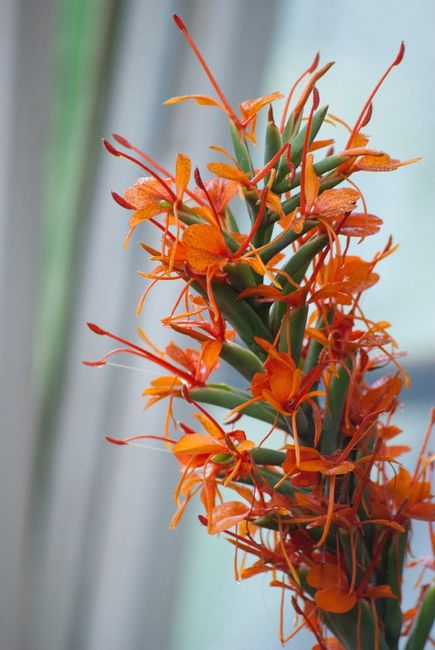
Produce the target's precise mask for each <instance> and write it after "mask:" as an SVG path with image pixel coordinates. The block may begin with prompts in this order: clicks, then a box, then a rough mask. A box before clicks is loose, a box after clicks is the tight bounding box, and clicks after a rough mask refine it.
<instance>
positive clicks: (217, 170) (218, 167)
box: [207, 162, 249, 185]
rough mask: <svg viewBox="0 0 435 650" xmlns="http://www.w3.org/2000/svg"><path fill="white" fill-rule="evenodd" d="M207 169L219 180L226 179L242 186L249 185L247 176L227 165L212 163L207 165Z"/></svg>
mask: <svg viewBox="0 0 435 650" xmlns="http://www.w3.org/2000/svg"><path fill="white" fill-rule="evenodd" d="M207 169H208V170H209V171H211V172H212V174H216V176H219V177H220V178H227V179H228V180H230V181H237V182H238V183H241V184H242V185H249V174H246V173H245V172H243V171H242V170H241V169H238V168H237V167H233V166H232V165H228V164H227V163H217V162H212V163H210V164H209V165H207Z"/></svg>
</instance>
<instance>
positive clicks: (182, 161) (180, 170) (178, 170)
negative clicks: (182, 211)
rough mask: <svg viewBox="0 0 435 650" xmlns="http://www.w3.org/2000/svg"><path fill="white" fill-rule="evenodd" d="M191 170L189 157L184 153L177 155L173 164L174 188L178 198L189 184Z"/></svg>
mask: <svg viewBox="0 0 435 650" xmlns="http://www.w3.org/2000/svg"><path fill="white" fill-rule="evenodd" d="M191 169H192V165H191V163H190V158H189V156H186V154H184V153H179V154H177V162H176V163H175V186H176V188H177V196H178V197H179V198H181V197H182V196H183V194H184V192H185V190H186V187H187V185H188V183H189V180H190V172H191Z"/></svg>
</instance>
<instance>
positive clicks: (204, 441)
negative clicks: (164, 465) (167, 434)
mask: <svg viewBox="0 0 435 650" xmlns="http://www.w3.org/2000/svg"><path fill="white" fill-rule="evenodd" d="M172 451H173V452H174V454H175V455H176V456H178V455H181V454H183V455H184V454H189V455H192V456H195V455H197V454H218V453H221V452H222V451H226V447H223V445H219V444H218V443H217V442H215V441H214V440H213V438H211V437H210V436H207V435H205V434H201V433H187V434H186V435H184V436H182V438H180V440H179V441H178V442H177V443H176V444H175V445H174V446H173V448H172Z"/></svg>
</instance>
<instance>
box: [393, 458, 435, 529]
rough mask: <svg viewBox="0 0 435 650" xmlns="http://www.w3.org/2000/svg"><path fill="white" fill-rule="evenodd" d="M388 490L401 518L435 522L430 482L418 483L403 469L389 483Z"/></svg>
mask: <svg viewBox="0 0 435 650" xmlns="http://www.w3.org/2000/svg"><path fill="white" fill-rule="evenodd" d="M387 490H388V493H389V495H390V496H391V498H392V499H393V501H394V503H395V504H396V506H397V507H398V508H399V511H400V514H401V516H404V517H409V518H410V519H422V520H423V521H435V503H430V502H429V500H430V499H431V497H432V495H431V484H430V481H424V480H423V481H417V480H416V478H415V477H414V478H413V477H411V475H410V473H409V472H408V470H406V469H405V468H404V467H401V468H400V469H399V471H398V473H397V474H396V476H395V477H394V478H392V479H390V480H389V481H388V483H387Z"/></svg>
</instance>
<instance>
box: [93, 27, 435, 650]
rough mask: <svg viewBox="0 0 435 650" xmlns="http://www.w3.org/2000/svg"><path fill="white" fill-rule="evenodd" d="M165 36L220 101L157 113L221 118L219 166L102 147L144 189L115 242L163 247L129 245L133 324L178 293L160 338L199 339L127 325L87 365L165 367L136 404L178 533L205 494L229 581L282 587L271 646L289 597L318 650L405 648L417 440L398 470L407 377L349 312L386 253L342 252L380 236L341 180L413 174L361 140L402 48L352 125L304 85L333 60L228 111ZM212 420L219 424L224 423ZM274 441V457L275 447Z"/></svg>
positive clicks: (420, 484)
mask: <svg viewBox="0 0 435 650" xmlns="http://www.w3.org/2000/svg"><path fill="white" fill-rule="evenodd" d="M175 21H176V24H177V26H178V28H179V29H180V30H181V32H182V33H183V35H184V36H185V38H186V40H187V41H188V43H189V44H190V46H191V47H192V49H193V51H194V52H195V54H196V55H197V57H198V60H199V62H200V64H201V65H202V67H203V69H204V71H205V73H206V74H207V76H208V77H209V80H210V82H211V84H212V86H213V89H214V91H215V93H216V98H214V97H209V96H203V95H187V96H181V97H175V98H172V99H170V100H169V101H168V102H166V103H167V104H176V103H178V102H183V101H186V100H194V101H195V102H197V103H198V104H200V105H204V106H209V107H210V106H211V107H215V108H218V109H220V110H221V111H223V112H224V114H225V116H226V118H227V119H228V122H229V128H230V136H231V142H232V152H231V153H229V152H228V151H227V150H225V149H224V148H223V147H216V146H214V147H212V149H213V150H214V151H215V152H216V155H217V156H219V158H220V160H219V161H217V162H212V163H210V164H209V165H208V172H209V173H210V174H209V175H208V177H207V178H206V179H205V177H203V174H202V173H201V172H200V170H199V169H198V168H194V169H192V164H191V161H190V158H189V157H188V156H187V155H186V154H183V153H179V154H178V155H177V158H176V161H175V169H174V171H173V173H172V172H171V171H168V170H166V169H164V168H163V167H162V166H161V165H159V164H158V163H156V162H155V161H154V160H152V159H151V158H150V157H149V156H148V155H146V154H145V153H143V152H142V151H140V150H139V149H137V148H136V147H134V146H133V145H132V144H130V143H129V142H128V141H127V140H125V139H124V138H122V137H120V136H118V135H114V143H111V142H108V141H105V142H104V144H105V147H106V149H107V150H108V151H109V152H110V153H111V154H113V155H115V156H118V157H122V158H125V159H127V160H129V161H131V162H133V163H134V164H135V165H137V166H138V167H139V168H140V169H141V170H142V171H143V173H144V174H145V175H144V176H143V177H141V178H139V179H138V180H137V181H136V182H135V183H134V184H133V185H132V186H131V187H129V188H128V189H126V190H125V192H124V193H123V194H122V195H120V194H117V193H113V196H114V198H115V200H116V201H117V202H118V203H119V204H120V206H121V207H123V208H125V209H126V210H128V211H129V212H130V213H131V216H130V220H129V230H128V233H127V236H126V240H125V243H126V245H127V243H128V241H129V240H130V238H131V236H132V234H133V233H134V232H135V231H136V230H138V231H139V232H140V233H144V236H145V238H146V237H147V235H146V233H147V228H157V229H158V231H160V235H161V245H160V247H159V249H154V248H152V247H151V246H149V245H148V244H147V243H142V244H141V246H142V248H143V250H144V251H145V252H146V253H148V255H149V256H150V258H151V260H152V261H153V262H154V263H155V266H154V268H153V270H152V272H150V273H142V275H143V276H145V277H146V278H148V279H149V280H150V283H149V284H148V286H147V288H146V290H145V293H144V294H143V296H142V298H141V300H140V303H139V307H138V312H140V310H141V308H142V305H143V304H144V301H146V300H147V297H148V294H149V292H150V290H152V288H153V287H154V286H155V285H156V284H158V283H159V282H161V281H169V280H171V281H175V282H177V283H178V286H179V293H178V297H177V299H176V300H175V304H174V306H173V308H172V310H171V311H170V313H169V314H168V316H167V317H165V318H164V319H163V321H162V323H163V325H164V326H165V327H167V328H171V329H172V330H173V331H174V332H176V333H177V334H182V335H184V336H187V337H189V338H190V339H191V340H193V341H192V343H191V345H192V347H187V348H184V349H183V348H181V347H179V346H178V345H176V344H175V343H170V344H169V345H168V346H167V348H166V349H165V350H159V349H157V348H156V347H155V346H154V345H153V344H152V342H151V341H150V340H149V338H148V337H147V336H146V335H145V333H144V332H143V331H142V330H140V329H139V330H138V331H139V334H140V337H141V339H142V342H141V345H137V344H135V343H131V342H129V341H126V340H124V339H122V338H120V337H118V336H116V335H114V334H111V333H109V332H107V331H106V330H103V329H102V328H100V327H98V326H96V325H94V324H90V325H89V326H90V328H91V329H92V330H93V331H94V332H95V333H97V334H100V335H105V336H109V337H111V338H112V339H114V340H116V341H117V342H119V343H120V344H121V347H119V348H117V349H116V350H114V351H112V352H109V353H108V354H107V355H106V356H105V357H103V358H102V359H101V360H99V361H96V362H88V363H89V365H103V364H104V363H105V361H106V359H107V358H108V357H109V356H110V355H112V354H114V353H116V354H119V353H126V354H133V355H136V356H139V357H142V358H144V359H146V360H148V361H151V362H153V363H154V364H156V365H157V366H158V367H160V368H161V369H162V371H163V375H162V376H161V377H159V378H158V379H155V380H153V381H151V384H150V385H149V386H148V387H147V388H146V389H145V390H144V395H146V396H147V397H148V402H147V406H151V405H152V404H154V403H155V402H156V401H159V400H163V399H165V400H168V415H167V418H166V423H165V426H164V431H162V435H161V436H160V438H161V440H162V441H164V442H165V443H166V445H167V446H168V447H169V448H170V449H171V450H172V453H173V454H174V456H175V458H176V460H177V462H178V464H179V466H180V470H181V478H180V481H179V484H178V487H177V490H176V494H175V500H176V504H177V510H176V513H175V515H174V518H173V520H172V526H176V525H177V524H178V522H179V520H180V518H181V517H182V514H183V512H184V510H185V508H186V505H187V504H188V503H189V501H190V500H191V499H192V498H193V497H194V496H195V495H199V497H200V499H201V502H202V506H203V508H204V514H203V515H200V522H201V523H202V524H203V525H204V526H205V527H206V528H207V531H208V533H209V534H211V535H213V534H216V533H224V534H225V535H226V536H227V538H228V540H229V541H230V542H231V543H232V544H233V545H234V547H235V552H236V562H235V566H236V572H237V576H238V578H240V579H244V578H249V577H251V576H254V575H256V574H259V573H268V574H269V575H270V578H271V585H273V586H275V587H277V588H279V589H281V591H282V603H283V604H282V612H281V621H282V623H281V640H282V641H283V642H285V641H287V640H288V639H289V638H291V637H292V636H293V634H294V633H295V632H293V633H292V634H290V635H289V636H287V637H286V634H285V632H284V612H285V609H286V608H285V603H286V598H287V594H288V597H289V599H291V601H292V603H293V606H294V608H295V610H296V612H297V615H298V618H299V626H298V627H297V629H300V628H301V627H303V626H306V627H307V628H309V629H310V630H311V631H312V633H313V634H314V635H315V637H316V644H317V645H316V646H315V648H341V647H344V648H362V647H376V648H379V649H387V648H397V647H398V642H399V637H400V635H401V634H408V635H410V636H409V639H410V641H408V644H409V643H411V642H414V643H416V642H417V641H416V639H417V640H418V639H419V638H420V637H421V634H422V629H423V632H424V630H426V628H425V623H426V627H427V616H428V615H427V613H426V614H424V611H426V612H427V610H428V608H429V610H430V611H432V610H431V609H430V608H432V609H433V591H431V590H430V589H424V588H423V589H422V593H421V599H422V602H423V604H422V606H421V607H420V608H419V609H418V607H417V608H416V609H415V610H412V611H410V612H407V613H405V614H403V613H402V611H401V606H400V597H401V575H402V571H403V566H404V562H405V554H406V551H407V549H408V541H409V540H408V536H409V530H410V523H411V520H412V519H420V520H423V521H427V522H430V523H429V526H431V525H432V522H433V521H434V519H435V505H434V504H432V503H431V502H430V471H431V466H432V463H433V460H434V458H433V457H431V456H430V455H429V454H428V452H427V449H426V448H427V441H428V437H429V432H430V427H429V430H428V433H427V435H426V437H425V440H424V443H423V446H422V450H421V455H420V457H419V461H418V464H417V467H416V468H415V471H414V472H413V474H410V473H409V472H408V471H407V470H406V469H405V468H404V467H403V466H402V465H401V463H400V461H399V460H398V459H399V457H400V456H401V455H402V454H403V453H404V452H406V451H407V450H408V448H407V447H404V446H403V445H397V444H394V440H393V439H394V438H395V437H396V436H397V435H398V434H399V433H400V429H398V428H397V427H396V426H394V425H393V424H392V421H391V418H392V416H393V414H394V412H395V410H396V408H397V406H398V399H399V394H400V391H401V389H402V386H403V385H404V384H405V385H407V384H408V378H407V376H406V374H405V372H404V371H403V369H402V368H401V366H400V364H399V361H398V358H399V356H400V355H399V354H398V353H397V350H396V344H395V342H394V340H393V339H392V337H391V335H390V334H389V331H388V330H389V324H388V323H387V322H385V321H373V320H370V319H369V318H368V317H367V316H366V314H365V313H364V311H363V308H362V306H361V297H362V296H363V294H364V292H365V291H366V290H367V289H369V288H370V287H372V286H373V285H374V284H376V283H377V282H378V280H379V275H378V266H379V265H380V263H381V262H382V260H383V259H384V258H386V257H387V256H388V255H390V254H391V253H392V252H393V251H394V249H395V246H393V244H392V240H391V238H390V239H389V240H388V241H387V243H386V245H385V246H384V248H383V249H382V250H380V251H379V252H378V253H377V254H376V255H374V257H372V258H371V259H363V258H361V257H359V256H358V255H356V254H349V247H350V244H351V242H353V243H357V244H361V243H362V242H363V241H364V239H365V238H366V237H369V236H372V235H374V234H376V233H377V232H378V231H379V230H380V227H381V225H382V220H381V219H380V218H379V217H378V216H376V215H374V214H371V213H370V212H368V210H367V206H366V203H365V200H364V197H363V195H362V193H361V191H360V190H359V188H358V186H357V184H356V182H355V180H354V178H355V177H356V176H358V175H359V173H360V172H383V171H393V170H396V169H397V168H399V167H400V166H402V165H406V164H408V163H410V162H413V161H406V162H400V161H399V160H396V159H394V158H391V157H390V156H389V155H388V154H386V153H385V152H384V151H382V150H379V149H376V148H372V147H371V146H369V138H368V136H367V135H366V134H365V132H364V130H365V127H366V126H367V124H368V122H369V121H370V119H371V116H372V105H373V99H374V97H375V94H376V93H377V91H378V89H379V87H380V86H381V83H382V82H383V80H384V79H385V78H386V76H387V75H388V74H389V73H390V72H391V70H392V69H393V68H394V67H395V66H397V65H398V64H399V63H400V61H401V60H402V57H403V54H404V47H403V45H402V46H401V47H400V50H399V53H398V55H397V57H396V58H395V60H394V61H393V62H392V64H391V65H390V66H389V68H388V69H387V71H386V72H385V74H384V75H383V76H382V78H381V80H380V81H379V83H378V84H377V85H376V87H375V89H374V90H373V92H372V93H371V94H370V96H369V98H368V99H367V101H366V103H365V104H364V106H363V108H362V110H361V113H360V115H359V116H358V118H357V120H356V121H355V123H354V124H353V125H350V126H349V125H347V124H346V123H345V122H344V121H343V120H341V119H340V118H338V117H336V116H335V115H333V114H331V113H330V112H329V110H328V107H326V106H320V101H319V91H318V89H317V85H318V83H319V82H320V80H321V78H322V77H323V75H324V74H325V73H326V72H327V71H328V70H329V69H330V67H331V64H326V65H324V66H323V67H320V68H319V57H318V56H316V57H315V59H314V61H313V63H312V65H311V66H310V67H309V68H308V69H307V70H306V71H305V72H304V73H303V74H302V75H301V76H300V77H299V79H298V80H297V82H296V83H295V85H294V86H293V88H292V89H291V91H290V93H289V94H288V96H287V97H286V98H283V96H282V95H281V94H280V93H278V92H274V93H271V94H270V95H267V96H265V97H260V98H258V99H251V100H247V101H245V102H243V103H242V104H241V105H240V111H235V110H234V109H233V107H232V106H231V105H230V103H229V101H228V100H227V98H226V97H225V95H224V94H223V92H222V91H221V89H220V87H219V86H218V84H217V82H216V80H215V79H214V77H213V76H212V74H211V72H210V70H209V68H208V66H207V64H206V63H205V61H204V59H203V58H202V56H201V54H200V52H199V51H198V48H197V46H196V44H195V43H194V41H193V40H192V38H191V36H190V34H189V33H188V31H187V29H186V27H185V25H184V24H183V22H182V21H181V19H180V18H178V17H175ZM280 99H284V104H283V110H282V115H281V119H280V120H279V122H277V121H276V118H275V113H276V108H275V106H276V103H277V102H278V101H279V100H280ZM262 109H267V110H268V113H267V126H266V130H265V147H264V164H263V166H262V167H261V168H256V167H254V165H253V162H252V158H251V151H250V147H252V146H254V145H255V144H256V138H257V134H256V130H257V129H256V126H257V125H256V122H257V117H258V114H259V112H260V111H261V110H262ZM325 124H329V125H332V126H335V127H337V128H338V130H339V131H340V132H344V133H345V137H344V144H343V145H342V146H341V148H339V149H338V152H337V151H336V144H335V141H334V140H333V139H321V137H319V132H320V130H321V128H322V126H323V125H325ZM322 152H325V153H323V155H322ZM338 185H340V186H341V187H337V186H338ZM236 202H238V203H239V204H240V203H241V202H242V203H243V204H244V205H245V206H246V209H247V213H248V215H249V219H250V225H249V226H248V227H247V228H246V227H245V228H243V227H242V226H241V223H244V222H243V221H242V220H241V219H240V217H239V218H236V216H235V215H236V214H238V212H237V206H236V209H234V208H233V205H234V204H235V203H236ZM239 207H240V205H239ZM245 231H247V232H245ZM352 249H353V250H354V249H356V246H352ZM221 361H224V362H226V363H227V364H229V365H230V366H232V368H233V369H234V370H235V371H236V372H237V373H239V374H240V375H241V380H242V382H243V383H244V385H245V389H244V390H240V389H236V388H234V387H232V386H230V385H227V384H225V385H223V384H216V383H212V382H211V376H212V374H213V372H214V371H215V370H216V368H217V367H218V366H219V364H220V362H221ZM387 365H388V367H389V368H390V371H389V372H388V373H387V374H381V372H380V371H381V369H383V368H384V367H385V366H387ZM373 375H374V377H375V379H374V380H373V379H371V378H370V376H373ZM177 399H181V400H185V401H186V402H188V403H189V404H191V405H192V407H193V410H194V413H193V417H194V422H195V424H192V423H190V425H188V424H186V423H181V422H178V421H177V419H176V417H175V415H174V408H175V402H176V400H177ZM207 405H208V408H207ZM210 406H213V408H210ZM215 407H221V408H223V409H226V413H224V415H225V417H224V419H223V420H222V421H221V422H219V421H218V420H217V419H216V418H217V416H216V412H217V409H216V408H215ZM246 416H250V417H251V418H255V419H256V420H257V421H258V422H261V423H264V436H263V439H262V440H261V442H258V441H254V440H253V439H252V438H253V437H254V436H253V435H252V434H251V433H250V424H249V420H246ZM434 420H435V418H432V422H431V425H433V423H434ZM272 434H273V436H272ZM277 435H278V436H281V438H280V442H279V443H278V445H275V447H278V448H271V447H269V446H268V441H270V440H272V439H273V440H275V441H276V440H277ZM139 437H140V438H147V437H154V438H155V437H159V436H147V435H144V436H139ZM278 439H279V438H278ZM110 440H111V441H112V442H115V443H118V444H128V442H130V441H131V440H132V439H129V440H115V439H112V438H111V439H110ZM430 532H431V536H432V539H434V535H433V531H432V528H430ZM426 564H427V562H426ZM428 603H429V605H428ZM425 608H426V609H425ZM422 612H423V614H422ZM425 616H426V618H425ZM426 631H427V630H426ZM330 633H332V634H333V635H334V636H333V637H328V634H330ZM418 635H420V637H419V636H418ZM426 637H427V634H426ZM426 637H425V638H426ZM409 647H410V648H411V647H423V646H422V645H420V646H417V645H409Z"/></svg>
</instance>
